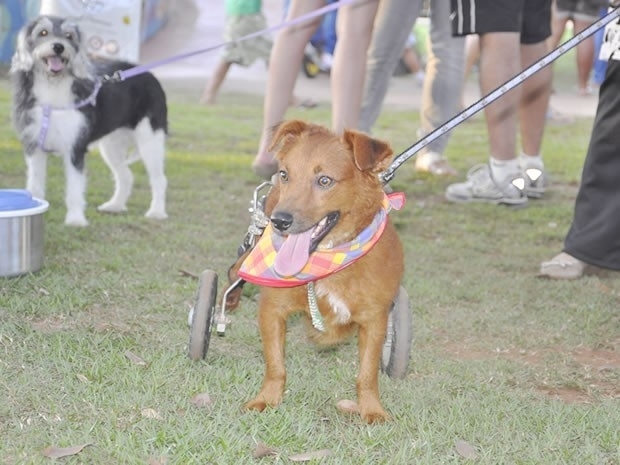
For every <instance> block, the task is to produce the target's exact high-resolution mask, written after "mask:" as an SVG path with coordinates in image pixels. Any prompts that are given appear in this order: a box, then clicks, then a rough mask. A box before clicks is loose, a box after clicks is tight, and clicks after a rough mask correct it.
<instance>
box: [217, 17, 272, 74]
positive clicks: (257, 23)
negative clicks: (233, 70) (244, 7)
mask: <svg viewBox="0 0 620 465" xmlns="http://www.w3.org/2000/svg"><path fill="white" fill-rule="evenodd" d="M264 29H267V21H266V20H265V16H263V14H262V13H256V14H253V15H245V16H232V17H229V18H227V19H226V29H225V31H224V40H225V41H226V42H230V41H234V40H237V39H240V38H241V37H244V36H247V35H249V34H253V33H255V32H258V31H262V30H264ZM272 44H273V43H272V41H271V37H270V35H269V34H267V33H265V34H262V35H259V36H257V37H252V38H251V39H249V40H244V41H241V42H238V43H235V44H230V45H227V46H226V47H225V48H224V51H223V53H222V58H223V59H224V60H225V61H227V62H229V63H235V64H238V65H241V66H245V67H247V66H250V65H252V63H254V62H255V61H256V60H261V59H262V60H265V62H267V61H268V60H269V54H270V53H271V46H272Z"/></svg>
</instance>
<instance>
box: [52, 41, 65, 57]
mask: <svg viewBox="0 0 620 465" xmlns="http://www.w3.org/2000/svg"><path fill="white" fill-rule="evenodd" d="M52 50H54V53H55V54H56V55H61V54H62V52H64V51H65V46H64V45H63V44H59V43H55V44H54V45H52Z"/></svg>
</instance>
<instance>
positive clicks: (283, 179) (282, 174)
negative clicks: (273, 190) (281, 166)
mask: <svg viewBox="0 0 620 465" xmlns="http://www.w3.org/2000/svg"><path fill="white" fill-rule="evenodd" d="M278 176H279V177H280V181H281V182H287V181H288V173H287V172H286V171H284V170H280V172H279V173H278Z"/></svg>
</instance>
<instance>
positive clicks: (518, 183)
mask: <svg viewBox="0 0 620 465" xmlns="http://www.w3.org/2000/svg"><path fill="white" fill-rule="evenodd" d="M524 189H525V179H524V178H523V174H522V173H515V174H513V175H509V176H506V178H504V179H503V180H501V181H499V182H498V181H497V180H495V179H493V175H492V173H491V167H490V166H489V165H488V164H481V165H476V166H474V167H473V168H471V169H470V170H469V172H468V173H467V181H465V182H460V183H456V184H450V185H449V186H448V188H447V189H446V199H448V200H449V201H451V202H462V203H463V202H487V203H493V204H496V205H500V204H504V205H524V204H526V203H527V195H525V190H524Z"/></svg>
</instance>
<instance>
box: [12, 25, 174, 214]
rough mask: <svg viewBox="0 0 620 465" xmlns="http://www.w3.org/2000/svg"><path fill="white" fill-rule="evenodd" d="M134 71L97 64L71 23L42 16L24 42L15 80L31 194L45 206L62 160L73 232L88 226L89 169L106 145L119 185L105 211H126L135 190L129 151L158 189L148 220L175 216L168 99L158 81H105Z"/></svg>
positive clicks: (146, 76) (24, 33) (22, 36)
mask: <svg viewBox="0 0 620 465" xmlns="http://www.w3.org/2000/svg"><path fill="white" fill-rule="evenodd" d="M131 67H132V65H131V64H129V63H124V62H119V61H97V60H91V59H89V57H88V56H87V54H86V51H85V47H84V46H83V44H82V38H81V34H80V30H79V28H78V26H77V24H76V23H75V22H74V21H73V20H70V19H66V18H59V17H54V16H41V17H39V18H37V19H35V20H34V21H32V22H31V23H29V24H28V25H26V26H25V27H24V28H23V29H22V30H21V31H20V33H19V34H18V38H17V46H16V51H15V55H14V56H13V61H12V63H11V71H10V72H11V74H12V78H13V94H14V95H13V122H14V125H15V128H16V130H17V132H18V134H19V138H20V140H21V142H22V144H23V147H24V152H25V157H26V165H27V186H26V188H27V189H28V190H29V191H30V192H31V193H32V194H33V196H35V197H38V198H45V184H46V171H47V153H48V152H54V153H57V154H59V155H61V156H62V158H63V161H64V169H65V176H66V191H65V203H66V206H67V214H66V217H65V223H66V224H69V225H77V226H85V225H87V224H88V221H87V220H86V217H85V215H84V210H85V207H86V200H85V190H86V177H85V173H84V171H85V167H84V165H85V155H86V152H87V150H88V147H89V145H90V144H91V143H93V142H97V143H98V146H99V151H100V152H101V155H102V156H103V159H104V160H105V162H106V163H107V165H108V166H109V167H110V169H111V170H112V173H113V176H114V182H115V190H114V195H113V196H112V198H111V199H110V200H109V201H108V202H106V203H104V204H103V205H101V206H99V210H100V211H106V212H120V211H124V210H126V203H127V199H128V198H129V196H130V194H131V188H132V185H133V175H132V173H131V170H130V169H129V166H128V165H129V162H130V160H129V158H130V156H129V151H130V149H133V148H135V149H136V151H137V153H138V154H139V156H140V158H141V159H142V161H143V162H144V165H145V167H146V171H147V173H148V176H149V182H150V185H151V195H152V197H151V205H150V208H149V210H148V211H147V213H146V216H147V217H149V218H160V219H163V218H166V216H167V215H166V185H167V180H166V177H165V174H164V156H165V142H166V134H167V125H168V123H167V106H166V96H165V94H164V91H163V89H162V87H161V85H160V83H159V81H158V80H157V79H156V78H155V77H154V76H153V75H152V74H150V73H143V74H139V75H137V76H135V77H132V78H129V79H127V80H124V81H115V82H113V81H110V82H104V81H103V76H105V75H112V74H113V73H114V72H115V71H117V70H120V69H128V68H131Z"/></svg>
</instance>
